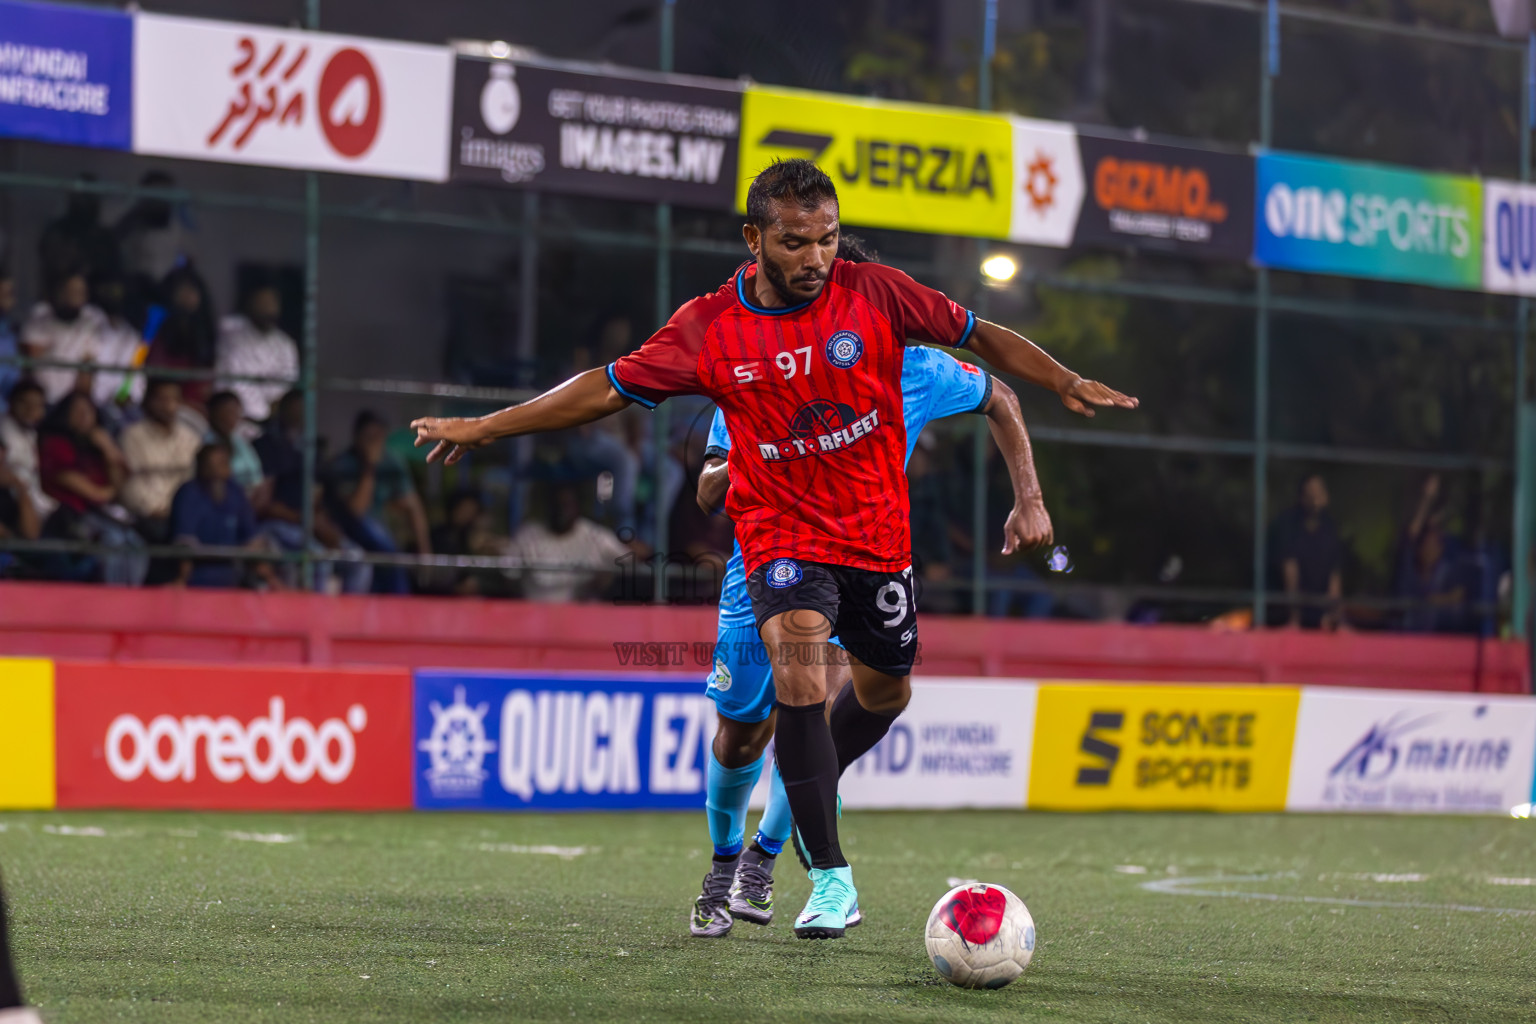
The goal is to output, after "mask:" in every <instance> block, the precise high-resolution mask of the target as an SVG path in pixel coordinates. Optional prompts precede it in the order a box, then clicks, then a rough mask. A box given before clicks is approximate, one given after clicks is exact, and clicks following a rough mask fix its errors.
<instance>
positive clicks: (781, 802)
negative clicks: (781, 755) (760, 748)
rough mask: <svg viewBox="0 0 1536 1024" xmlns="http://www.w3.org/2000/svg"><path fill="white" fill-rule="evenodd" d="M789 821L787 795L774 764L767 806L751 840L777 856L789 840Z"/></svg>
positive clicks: (776, 765)
mask: <svg viewBox="0 0 1536 1024" xmlns="http://www.w3.org/2000/svg"><path fill="white" fill-rule="evenodd" d="M789 823H790V818H789V796H788V795H787V794H786V793H785V792H784V779H783V778H782V777H781V776H780V775H779V766H778V764H774V766H773V782H772V784H771V785H770V786H769V787H768V806H767V807H765V808H763V818H762V820H761V821H759V822H758V823H757V835H756V836H755V837H754V838H753V840H752V841H753V842H755V843H756V844H757V845H758V846H761V847H762V848H763V849H764V850H765V851H766V852H768V853H770V854H772V855H773V856H775V857H777V856H778V855H779V851H780V850H782V849H784V844H785V843H786V842H788V841H789Z"/></svg>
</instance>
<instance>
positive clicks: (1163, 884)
mask: <svg viewBox="0 0 1536 1024" xmlns="http://www.w3.org/2000/svg"><path fill="white" fill-rule="evenodd" d="M1296 877H1298V876H1297V875H1294V874H1282V875H1210V876H1208V877H1205V878H1163V879H1159V880H1157V881H1154V882H1142V883H1141V887H1142V888H1143V889H1145V890H1146V891H1148V892H1156V893H1162V894H1164V895H1166V896H1216V897H1226V898H1229V899H1239V900H1266V901H1268V902H1271V903H1327V904H1333V905H1337V906H1345V907H1378V908H1388V909H1397V910H1455V911H1463V912H1466V913H1470V914H1515V915H1519V916H1522V917H1528V916H1536V910H1517V909H1515V908H1513V907H1474V906H1469V905H1466V904H1462V903H1400V902H1395V901H1392V900H1355V899H1349V898H1347V897H1343V896H1286V895H1281V894H1280V893H1273V892H1227V891H1223V890H1220V889H1191V888H1189V886H1192V885H1205V884H1207V883H1210V882H1221V883H1227V884H1230V883H1233V882H1268V881H1272V880H1274V879H1277V878H1296Z"/></svg>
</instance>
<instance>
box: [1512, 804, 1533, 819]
mask: <svg viewBox="0 0 1536 1024" xmlns="http://www.w3.org/2000/svg"><path fill="white" fill-rule="evenodd" d="M1533 813H1536V804H1516V805H1515V806H1514V807H1511V808H1510V809H1509V816H1510V817H1511V818H1529V817H1531V816H1532V814H1533Z"/></svg>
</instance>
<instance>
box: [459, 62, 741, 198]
mask: <svg viewBox="0 0 1536 1024" xmlns="http://www.w3.org/2000/svg"><path fill="white" fill-rule="evenodd" d="M700 81H702V80H687V79H680V78H670V77H666V78H664V77H660V76H656V77H643V78H642V77H620V76H617V75H612V74H599V73H596V72H585V71H578V70H573V69H570V68H555V67H547V66H542V65H537V64H523V63H513V62H511V61H504V60H485V59H481V58H475V57H460V58H459V59H458V62H457V65H456V67H455V70H454V83H453V131H452V133H451V137H452V147H453V152H452V156H451V159H452V175H453V180H454V181H459V182H467V183H471V184H486V185H513V186H527V185H536V186H538V187H540V188H547V189H550V190H552V191H558V192H577V193H582V194H585V195H595V196H609V197H612V198H616V199H636V200H644V201H647V202H671V203H677V204H679V205H681V206H694V207H703V208H706V209H729V208H730V206H731V200H732V199H733V197H734V195H735V188H736V154H737V136H738V135H739V133H740V127H741V92H740V91H739V90H738V89H736V88H734V87H732V86H731V84H730V83H725V82H721V83H710V84H699V82H700Z"/></svg>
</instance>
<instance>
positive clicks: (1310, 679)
mask: <svg viewBox="0 0 1536 1024" xmlns="http://www.w3.org/2000/svg"><path fill="white" fill-rule="evenodd" d="M714 635H715V613H714V609H713V608H653V607H647V606H633V607H627V606H614V605H608V604H588V605H552V604H532V603H525V602H521V601H483V600H476V599H458V598H411V597H326V596H319V595H313V594H258V593H255V592H252V591H198V590H125V589H116V588H110V587H97V586H72V585H66V584H44V583H25V584H23V583H0V655H36V656H45V657H56V658H76V659H78V658H98V659H109V660H118V661H139V660H150V659H153V660H157V661H166V660H170V661H201V662H209V661H213V662H220V661H224V662H263V663H268V664H316V665H325V664H353V665H399V666H408V667H418V668H420V667H429V666H438V667H445V668H446V667H473V668H504V669H588V670H597V669H601V670H607V671H614V670H622V669H624V668H626V667H637V668H644V669H648V670H651V671H654V670H655V669H657V668H668V669H672V670H690V669H693V668H698V669H699V670H700V671H701V672H702V671H703V668H702V666H701V665H700V664H699V660H698V654H699V653H702V651H696V650H695V649H694V648H693V646H692V645H693V644H695V643H698V642H712V641H713V639H714ZM615 643H629V644H636V643H642V644H656V645H671V646H658V647H651V648H648V649H646V650H647V652H648V653H649V655H650V656H651V658H652V659H653V660H650V661H648V662H645V663H641V662H636V661H630V662H628V663H627V664H626V662H624V661H623V660H621V657H620V655H619V653H618V652H617V651H616V650H615V646H614V645H615ZM922 643H923V650H922V663H921V665H920V666H919V667H918V669H917V672H918V673H919V674H923V675H964V676H1015V677H1018V676H1022V677H1026V678H1035V679H1118V680H1137V681H1164V682H1275V683H1312V684H1322V685H1335V686H1373V687H1390V688H1396V689H1423V690H1460V691H1484V692H1499V693H1525V692H1529V689H1530V687H1529V681H1528V661H1527V657H1526V650H1525V645H1524V644H1519V643H1504V642H1498V641H1480V640H1477V639H1473V638H1469V637H1434V636H1401V635H1390V634H1381V633H1352V634H1334V635H1324V634H1318V633H1303V632H1297V631H1290V630H1261V631H1258V632H1253V633H1217V632H1212V631H1210V630H1207V629H1204V628H1200V627H1193V626H1127V625H1120V624H1099V623H1075V622H1056V621H1045V620H1031V621H1021V620H999V619H973V618H959V617H941V616H933V615H930V616H926V617H924V619H923V621H922ZM658 654H664V656H665V657H666V658H667V659H670V660H669V661H666V662H661V663H658V661H657V660H654V658H655V657H656V656H657V655H658Z"/></svg>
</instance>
